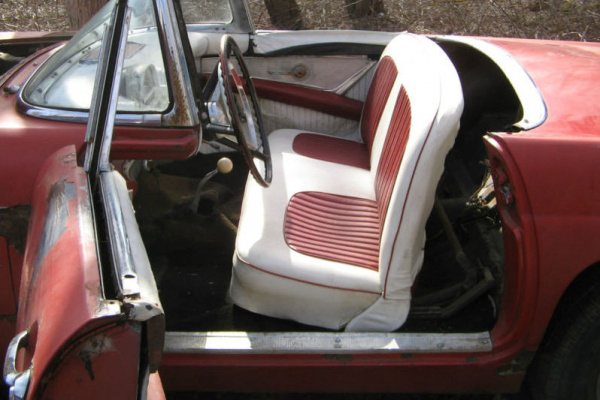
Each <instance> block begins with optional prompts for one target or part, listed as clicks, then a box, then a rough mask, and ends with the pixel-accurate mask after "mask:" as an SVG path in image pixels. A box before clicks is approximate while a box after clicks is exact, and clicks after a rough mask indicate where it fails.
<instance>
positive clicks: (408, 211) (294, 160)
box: [230, 34, 463, 331]
mask: <svg viewBox="0 0 600 400" xmlns="http://www.w3.org/2000/svg"><path fill="white" fill-rule="evenodd" d="M462 109H463V97H462V90H461V85H460V81H459V78H458V75H457V73H456V70H455V68H454V66H453V65H452V63H451V61H450V60H449V59H448V57H447V56H446V54H445V53H444V52H443V51H442V50H441V49H440V48H439V47H438V46H437V45H436V44H435V43H434V42H433V41H431V40H429V39H427V38H425V37H422V36H416V35H412V34H400V35H398V36H397V37H396V38H394V39H393V40H392V41H391V42H390V44H389V45H388V46H387V47H386V49H385V51H384V53H383V54H382V57H381V60H380V62H379V64H378V67H377V71H376V73H375V76H374V78H373V82H372V84H371V87H370V90H369V94H368V96H367V99H366V101H365V105H364V109H363V113H362V118H361V127H360V129H361V136H362V139H363V142H354V141H349V140H345V139H340V138H336V137H332V136H327V135H324V134H319V133H307V132H302V131H296V130H278V131H275V132H273V133H272V134H271V135H270V136H269V141H270V145H271V153H272V159H273V182H272V183H271V186H270V187H269V188H267V189H265V188H263V187H261V186H259V185H258V184H256V183H255V182H254V181H253V180H252V179H249V180H248V182H247V185H246V192H245V195H244V202H243V206H242V215H241V220H240V224H239V228H238V236H237V240H236V249H235V255H234V262H233V273H232V280H231V286H230V296H231V298H232V299H233V301H234V303H235V304H237V305H238V306H240V307H242V308H245V309H247V310H250V311H253V312H256V313H259V314H264V315H268V316H272V317H278V318H286V319H291V320H295V321H298V322H301V323H305V324H309V325H315V326H320V327H325V328H330V329H341V328H345V329H346V330H347V331H392V330H395V329H397V328H398V327H400V326H401V325H402V324H403V323H404V321H405V320H406V317H407V315H408V312H409V309H410V300H411V286H412V284H413V282H414V279H415V277H416V275H417V273H418V272H419V270H420V268H421V265H422V263H423V247H424V243H425V222H426V220H427V217H428V216H429V213H430V212H431V209H432V206H433V201H434V194H435V188H436V186H437V183H438V181H439V179H440V176H441V174H442V171H443V166H444V159H445V156H446V154H447V152H448V151H449V149H450V148H451V147H452V144H453V143H454V139H455V137H456V134H457V132H458V127H459V119H460V116H461V113H462Z"/></svg>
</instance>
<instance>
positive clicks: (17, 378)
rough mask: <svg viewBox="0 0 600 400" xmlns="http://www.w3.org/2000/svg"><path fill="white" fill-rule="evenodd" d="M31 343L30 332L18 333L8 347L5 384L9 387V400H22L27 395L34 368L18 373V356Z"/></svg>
mask: <svg viewBox="0 0 600 400" xmlns="http://www.w3.org/2000/svg"><path fill="white" fill-rule="evenodd" d="M28 341H29V331H23V332H20V333H18V334H17V335H16V336H15V337H14V338H13V339H12V340H11V341H10V344H9V345H8V349H7V351H6V357H5V358H4V371H3V376H4V382H5V383H6V384H7V385H8V386H9V388H10V389H9V399H11V400H12V399H15V400H21V399H24V398H25V396H26V395H27V387H28V386H29V380H30V379H31V370H32V368H33V366H31V367H29V368H28V369H26V370H25V371H20V372H19V371H17V365H16V361H17V354H18V353H19V349H21V348H22V347H26V346H27V345H28Z"/></svg>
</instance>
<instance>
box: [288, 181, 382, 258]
mask: <svg viewBox="0 0 600 400" xmlns="http://www.w3.org/2000/svg"><path fill="white" fill-rule="evenodd" d="M378 219H379V212H378V210H377V204H376V203H375V202H374V201H372V200H366V199H360V198H356V197H346V196H339V195H334V194H328V193H321V192H301V193H297V194H296V195H294V196H293V197H292V198H291V200H290V202H289V204H288V207H287V211H286V215H285V222H284V238H285V241H286V242H287V244H288V245H289V246H290V247H291V248H292V249H294V250H296V251H298V252H300V253H303V254H307V255H310V256H313V257H318V258H323V259H327V260H332V261H338V262H342V263H347V264H352V265H357V266H360V267H365V268H369V269H372V270H377V269H378V264H379V239H380V224H379V222H378Z"/></svg>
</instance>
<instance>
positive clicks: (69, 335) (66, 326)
mask: <svg viewBox="0 0 600 400" xmlns="http://www.w3.org/2000/svg"><path fill="white" fill-rule="evenodd" d="M22 274H23V276H22V281H21V288H20V294H19V306H20V310H19V315H18V320H17V331H19V332H20V331H26V330H28V331H29V332H31V343H30V345H29V346H28V347H27V348H26V349H25V351H24V352H23V355H22V357H21V359H20V360H19V362H18V363H17V367H18V368H19V369H20V370H23V369H26V368H27V367H28V366H29V363H30V362H33V364H34V365H35V368H34V369H33V373H32V378H31V383H30V387H29V393H30V394H31V393H35V391H36V390H37V388H38V386H39V385H40V383H41V382H42V381H43V376H44V374H45V372H46V369H47V368H48V367H49V366H50V364H51V363H52V362H54V360H55V358H56V357H57V356H60V355H61V354H63V352H64V348H65V346H68V345H69V343H71V342H73V341H74V340H75V339H74V338H76V337H77V336H79V335H82V334H85V332H88V331H89V330H90V329H94V327H95V329H97V328H98V326H103V325H106V324H110V323H112V322H116V321H118V320H122V319H123V317H122V316H121V315H120V307H119V305H118V304H117V303H116V302H108V301H106V300H104V298H103V288H102V283H101V277H100V271H99V266H98V260H97V255H96V244H95V234H94V229H93V220H92V213H91V208H90V198H89V192H88V186H87V179H86V175H85V173H84V172H83V170H82V169H81V168H80V167H78V166H77V163H76V154H75V147H74V146H68V147H65V148H63V149H61V150H59V151H58V152H56V153H55V154H53V155H52V156H51V157H50V158H49V159H48V160H47V161H46V163H45V164H44V165H43V167H42V169H41V172H40V174H39V178H38V180H37V183H36V185H35V194H34V199H33V213H32V216H31V223H30V229H29V236H28V240H27V246H26V250H25V256H24V264H23V271H22ZM138 347H139V346H138ZM136 362H137V361H136Z"/></svg>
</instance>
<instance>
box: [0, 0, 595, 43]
mask: <svg viewBox="0 0 600 400" xmlns="http://www.w3.org/2000/svg"><path fill="white" fill-rule="evenodd" d="M297 1H298V4H299V6H300V8H301V9H302V10H303V15H302V17H303V19H304V25H305V27H306V28H307V29H367V30H388V31H404V30H406V31H410V32H416V33H439V34H459V35H474V36H512V37H527V38H539V39H563V40H580V41H600V0H385V1H384V3H385V9H386V12H385V13H382V14H379V15H377V16H373V17H368V18H361V19H355V20H351V19H349V18H348V17H347V16H346V13H345V10H344V0H297ZM249 3H250V6H251V9H252V13H253V18H254V20H255V22H256V26H257V28H259V29H271V28H272V27H271V25H270V20H269V16H268V14H267V12H266V10H265V7H264V3H263V0H249ZM0 13H1V20H0V30H1V31H15V30H58V31H60V30H66V29H68V23H67V17H66V12H65V8H64V5H63V3H62V0H47V1H44V0H3V1H2V0H0Z"/></svg>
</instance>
